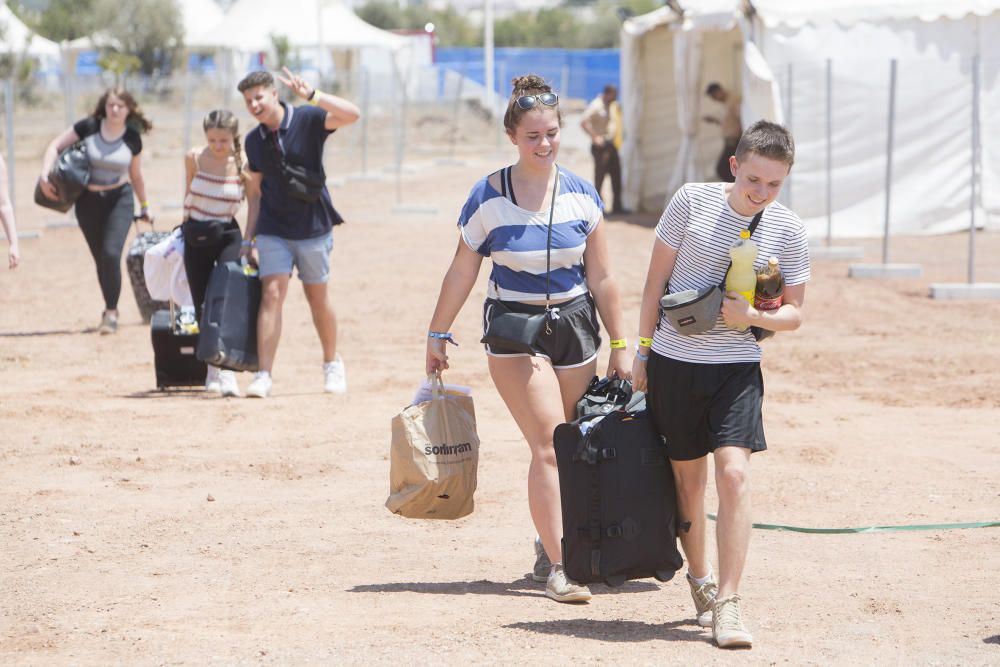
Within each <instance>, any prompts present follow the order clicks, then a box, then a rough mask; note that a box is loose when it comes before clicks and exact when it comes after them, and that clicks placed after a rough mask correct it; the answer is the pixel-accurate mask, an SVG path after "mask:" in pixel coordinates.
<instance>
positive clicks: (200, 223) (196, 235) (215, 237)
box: [181, 220, 229, 248]
mask: <svg viewBox="0 0 1000 667" xmlns="http://www.w3.org/2000/svg"><path fill="white" fill-rule="evenodd" d="M228 226H229V220H185V221H184V226H183V227H182V228H181V229H182V231H183V232H184V243H186V244H187V245H189V246H191V247H192V248H202V247H205V246H210V245H215V244H217V243H218V242H219V241H221V240H222V235H223V234H224V233H225V231H226V228H227V227H228Z"/></svg>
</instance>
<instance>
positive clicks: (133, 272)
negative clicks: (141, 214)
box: [125, 226, 170, 322]
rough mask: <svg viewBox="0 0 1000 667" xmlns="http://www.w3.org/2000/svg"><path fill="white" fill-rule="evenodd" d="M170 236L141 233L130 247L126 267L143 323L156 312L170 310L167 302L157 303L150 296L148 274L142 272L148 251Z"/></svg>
mask: <svg viewBox="0 0 1000 667" xmlns="http://www.w3.org/2000/svg"><path fill="white" fill-rule="evenodd" d="M136 229H138V226H137V227H136ZM168 236H170V232H157V231H148V232H139V233H137V234H136V235H135V238H134V239H132V243H131V244H130V245H129V247H128V255H127V256H126V258H125V266H126V268H127V269H128V277H129V280H130V281H131V282H132V293H133V294H135V303H136V305H137V306H139V314H140V315H141V316H142V321H143V322H149V320H150V318H151V317H152V316H153V313H155V312H156V311H158V310H167V309H168V308H169V304H168V303H167V302H166V301H156V300H154V299H153V297H151V296H149V290H148V289H146V274H145V273H143V271H142V266H143V264H144V263H145V261H146V251H147V250H149V249H150V248H152V247H153V246H154V245H156V244H157V243H159V242H160V241H162V240H163V239H165V238H167V237H168Z"/></svg>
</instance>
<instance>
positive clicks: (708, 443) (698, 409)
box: [646, 352, 767, 461]
mask: <svg viewBox="0 0 1000 667" xmlns="http://www.w3.org/2000/svg"><path fill="white" fill-rule="evenodd" d="M648 373H649V386H648V388H647V391H646V409H647V410H649V411H650V413H651V414H652V416H653V423H654V424H655V425H656V430H657V431H658V432H659V433H660V435H662V436H663V438H664V439H665V440H666V443H667V456H669V457H670V458H671V459H673V460H675V461H691V460H694V459H700V458H701V457H702V456H705V455H707V454H709V453H711V452H714V451H715V449H716V448H717V447H722V446H723V445H735V446H736V447H744V448H746V449H749V450H750V451H751V452H762V451H764V450H765V449H767V442H766V441H765V440H764V420H763V417H762V415H761V407H762V406H763V403H764V377H763V375H761V372H760V364H759V363H757V362H741V363H731V364H696V363H690V362H686V361H677V360H676V359H670V358H669V357H664V356H662V355H659V354H656V353H655V352H653V353H650V355H649V366H648Z"/></svg>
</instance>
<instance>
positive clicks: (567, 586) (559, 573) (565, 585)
mask: <svg viewBox="0 0 1000 667" xmlns="http://www.w3.org/2000/svg"><path fill="white" fill-rule="evenodd" d="M545 595H546V596H547V597H550V598H552V599H553V600H555V601H556V602H586V601H587V600H589V599H590V589H589V588H587V587H586V586H581V585H580V584H578V583H576V582H575V581H573V580H572V579H570V578H569V577H567V576H566V573H565V572H563V568H562V564H561V563H556V564H555V565H554V566H553V567H552V571H551V572H550V573H549V578H548V580H547V581H546V582H545Z"/></svg>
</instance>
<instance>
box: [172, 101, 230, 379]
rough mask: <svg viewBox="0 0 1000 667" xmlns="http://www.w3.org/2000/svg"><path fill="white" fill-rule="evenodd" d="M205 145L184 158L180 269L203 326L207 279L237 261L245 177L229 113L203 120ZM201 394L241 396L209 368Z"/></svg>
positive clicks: (221, 374)
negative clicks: (238, 218) (219, 267)
mask: <svg viewBox="0 0 1000 667" xmlns="http://www.w3.org/2000/svg"><path fill="white" fill-rule="evenodd" d="M202 127H203V128H204V130H205V139H206V140H207V145H206V146H204V147H200V148H194V149H192V150H191V152H189V153H188V154H187V155H185V156H184V169H185V172H186V175H187V188H186V191H185V194H184V224H183V225H182V226H181V229H182V231H183V233H184V268H185V270H186V271H187V278H188V284H189V285H190V286H191V299H192V301H193V302H194V304H195V309H196V311H197V315H198V320H199V321H201V310H202V304H203V302H204V301H205V290H206V289H208V278H209V276H210V275H211V273H212V269H213V268H214V267H215V265H216V264H217V263H222V262H238V261H239V260H240V245H241V242H242V240H243V234H242V232H240V226H239V224H237V222H236V213H237V212H239V210H240V206H241V205H242V204H243V198H244V196H245V194H246V193H245V187H244V184H245V182H246V176H245V173H244V170H243V150H242V147H241V146H240V132H239V122H238V120H237V119H236V116H235V115H234V114H233V112H231V111H227V110H225V109H216V110H215V111H211V112H209V114H208V115H207V116H205V120H204V121H202ZM205 389H206V390H208V391H219V392H221V393H222V395H223V396H239V387H238V386H237V384H236V376H235V375H234V374H233V372H232V371H219V369H218V368H215V367H213V366H209V368H208V375H207V377H206V380H205Z"/></svg>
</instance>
